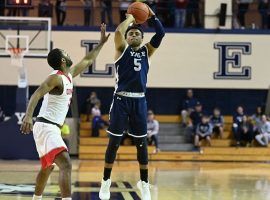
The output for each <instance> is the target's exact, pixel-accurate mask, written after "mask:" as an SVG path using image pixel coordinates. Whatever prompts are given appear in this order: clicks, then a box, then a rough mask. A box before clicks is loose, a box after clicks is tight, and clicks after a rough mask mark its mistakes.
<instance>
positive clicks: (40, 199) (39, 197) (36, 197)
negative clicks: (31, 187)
mask: <svg viewBox="0 0 270 200" xmlns="http://www.w3.org/2000/svg"><path fill="white" fill-rule="evenodd" d="M32 200H42V195H41V196H36V195H33V199H32Z"/></svg>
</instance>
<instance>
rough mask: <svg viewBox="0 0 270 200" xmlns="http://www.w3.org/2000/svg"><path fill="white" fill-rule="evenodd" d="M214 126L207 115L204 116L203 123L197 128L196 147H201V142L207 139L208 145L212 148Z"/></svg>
mask: <svg viewBox="0 0 270 200" xmlns="http://www.w3.org/2000/svg"><path fill="white" fill-rule="evenodd" d="M211 135H212V125H211V123H209V118H208V116H206V115H203V116H202V120H201V122H200V123H199V124H198V125H197V127H196V132H195V140H194V146H195V147H196V148H199V147H200V140H202V139H206V140H207V142H208V145H209V146H211Z"/></svg>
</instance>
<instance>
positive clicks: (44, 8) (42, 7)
mask: <svg viewBox="0 0 270 200" xmlns="http://www.w3.org/2000/svg"><path fill="white" fill-rule="evenodd" d="M38 16H39V17H52V16H53V4H52V3H51V1H50V0H41V1H40V3H39V4H38Z"/></svg>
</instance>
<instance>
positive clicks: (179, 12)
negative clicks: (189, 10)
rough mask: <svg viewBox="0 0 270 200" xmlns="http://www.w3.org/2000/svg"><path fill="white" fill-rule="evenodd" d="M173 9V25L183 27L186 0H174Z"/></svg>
mask: <svg viewBox="0 0 270 200" xmlns="http://www.w3.org/2000/svg"><path fill="white" fill-rule="evenodd" d="M174 1H175V10H174V27H175V28H183V27H184V25H185V19H186V6H187V3H188V0H174Z"/></svg>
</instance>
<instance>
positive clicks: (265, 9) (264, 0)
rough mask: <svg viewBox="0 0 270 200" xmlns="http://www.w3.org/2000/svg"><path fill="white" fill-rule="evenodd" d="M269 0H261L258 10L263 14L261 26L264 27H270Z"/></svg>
mask: <svg viewBox="0 0 270 200" xmlns="http://www.w3.org/2000/svg"><path fill="white" fill-rule="evenodd" d="M269 5H270V1H269V0H259V6H258V10H259V12H260V14H261V27H262V29H267V28H269V26H268V24H269Z"/></svg>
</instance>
